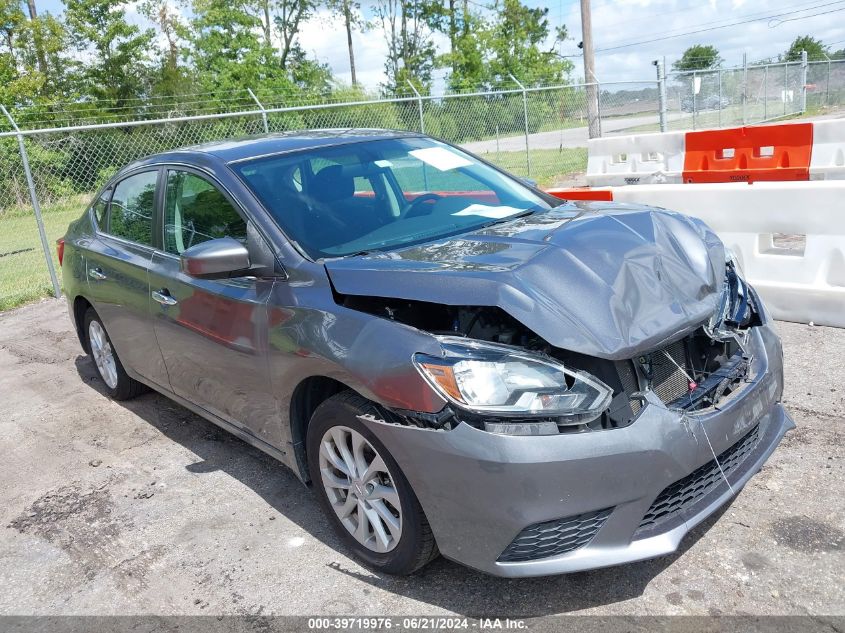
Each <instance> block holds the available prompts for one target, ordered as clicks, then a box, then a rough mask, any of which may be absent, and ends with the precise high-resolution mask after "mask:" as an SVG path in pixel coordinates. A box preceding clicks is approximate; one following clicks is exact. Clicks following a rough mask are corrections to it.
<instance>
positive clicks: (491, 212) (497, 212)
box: [452, 204, 522, 220]
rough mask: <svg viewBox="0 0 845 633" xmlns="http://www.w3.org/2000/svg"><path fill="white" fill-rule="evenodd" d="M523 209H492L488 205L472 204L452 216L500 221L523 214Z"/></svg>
mask: <svg viewBox="0 0 845 633" xmlns="http://www.w3.org/2000/svg"><path fill="white" fill-rule="evenodd" d="M521 211H522V209H517V208H515V207H508V206H502V207H490V206H487V205H486V204H471V205H469V206H468V207H467V208H466V209H464V210H462V211H458V212H457V213H453V214H452V215H478V216H481V217H482V218H490V219H491V220H499V219H501V218H506V217H508V216H510V215H514V214H516V213H519V212H521Z"/></svg>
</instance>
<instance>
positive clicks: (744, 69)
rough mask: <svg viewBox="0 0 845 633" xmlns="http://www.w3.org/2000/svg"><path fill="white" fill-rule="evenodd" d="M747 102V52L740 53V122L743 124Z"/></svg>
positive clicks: (745, 117) (745, 119) (745, 118)
mask: <svg viewBox="0 0 845 633" xmlns="http://www.w3.org/2000/svg"><path fill="white" fill-rule="evenodd" d="M747 103H748V53H743V54H742V124H743V125H745V123H746V121H747V120H748V119H747V112H746V109H747Z"/></svg>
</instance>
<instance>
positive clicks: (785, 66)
mask: <svg viewBox="0 0 845 633" xmlns="http://www.w3.org/2000/svg"><path fill="white" fill-rule="evenodd" d="M787 86H789V62H784V63H783V90H782V91H781V95H782V97H781V99H783V116H786V95H787Z"/></svg>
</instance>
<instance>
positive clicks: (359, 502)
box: [320, 426, 402, 553]
mask: <svg viewBox="0 0 845 633" xmlns="http://www.w3.org/2000/svg"><path fill="white" fill-rule="evenodd" d="M320 475H321V477H322V483H323V487H324V488H325V491H326V495H327V496H328V499H329V502H330V503H331V506H332V508H333V509H334V511H335V514H337V517H338V519H340V522H341V523H342V524H343V526H344V527H345V528H346V529H347V530H348V531H349V533H350V534H351V535H352V536H353V537H354V538H355V540H357V541H358V542H359V543H360V544H361V545H363V546H364V547H366V548H367V549H369V550H371V551H373V552H377V553H385V552H389V551H391V550H392V549H393V548H395V547H396V545H397V544H398V543H399V538H400V537H401V535H402V507H401V504H400V502H399V493H398V492H397V490H396V486H395V484H394V479H393V477H392V476H391V474H390V471H389V470H388V469H387V465H386V464H385V462H384V460H383V459H382V457H381V456H380V455H379V454H378V451H376V449H375V447H373V445H372V444H370V442H369V441H367V439H366V438H365V437H364V436H363V435H361V434H360V433H359V432H358V431H355V430H353V429H350V428H348V427H345V426H334V427H332V428H330V429H329V430H328V431H326V432H325V434H323V438H322V440H321V441H320Z"/></svg>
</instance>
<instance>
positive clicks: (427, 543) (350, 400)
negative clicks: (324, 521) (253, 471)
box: [305, 391, 439, 575]
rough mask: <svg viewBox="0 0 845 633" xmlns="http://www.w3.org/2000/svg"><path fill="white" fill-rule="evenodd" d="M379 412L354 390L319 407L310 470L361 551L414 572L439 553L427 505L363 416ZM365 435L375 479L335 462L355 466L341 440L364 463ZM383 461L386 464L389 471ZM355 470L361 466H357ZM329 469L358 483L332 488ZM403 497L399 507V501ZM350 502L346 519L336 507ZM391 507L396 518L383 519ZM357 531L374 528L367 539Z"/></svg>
mask: <svg viewBox="0 0 845 633" xmlns="http://www.w3.org/2000/svg"><path fill="white" fill-rule="evenodd" d="M373 412H374V408H373V405H372V404H371V403H370V402H369V401H368V400H366V399H365V398H362V397H361V396H359V395H358V394H357V393H355V392H353V391H344V392H341V393H338V394H335V395H334V396H332V397H331V398H329V399H328V400H326V401H325V402H323V403H322V404H321V405H320V406H319V407H317V409H316V411H314V415H313V416H312V417H311V421H310V423H309V425H308V431H307V434H306V440H305V441H306V451H307V455H308V471H309V474H310V476H311V484H312V486H313V488H314V492H315V493H316V495H317V498H318V499H319V502H320V505H321V506H322V508H323V511H324V512H325V514H326V516H327V517H328V520H329V522H330V523H331V524H332V527H333V528H334V529H335V532H337V534H338V536H339V537H340V538H341V540H343V541H344V543H345V544H346V545H347V547H348V548H349V549H350V550H351V551H352V552H353V553H354V554H355V556H356V557H357V558H359V559H360V560H362V561H363V562H364V563H365V564H367V565H369V566H370V567H372V568H374V569H375V570H377V571H380V572H384V573H387V574H395V575H408V574H411V573H413V572H415V571H417V570H418V569H420V568H421V567H423V566H425V565H427V564H428V563H429V562H431V561H432V560H433V559H435V558H436V557H437V556H438V555H439V552H438V551H437V544H436V543H435V541H434V535H433V534H432V532H431V527H430V526H429V524H428V520H427V519H426V517H425V513H424V512H423V509H422V506H420V502H419V501H418V500H417V497H416V495H415V494H414V491H413V490H412V489H411V485H410V484H409V483H408V480H407V479H406V478H405V475H404V474H402V471H401V470H400V469H399V466H398V464H397V463H396V461H395V460H394V459H393V456H392V455H391V454H390V453H389V452H388V450H387V449H386V448H385V446H384V444H382V443H381V442H380V441H379V439H378V438H377V437H376V436H375V435H374V434H373V433H372V432H371V431H370V430H369V429H368V428H367V427H366V426H365V425H364V424H363V423H362V422H361V421H360V420H359V419H358V416H359V415H365V414H367V413H373ZM356 434H357V435H356ZM359 438H363V440H365V445H364V448H363V449H361V454H362V455H363V456H364V460H363V463H364V464H366V463H368V460H371V461H369V464H370V467H369V468H367V469H366V470H367V471H374V472H375V476H374V477H373V478H372V479H366V478H365V479H362V478H361V477H348V476H345V473H344V471H342V470H340V469H339V468H337V467H336V466H335V464H338V463H339V464H340V465H341V466H345V467H346V468H347V469H349V467H350V466H349V461H347V460H345V459H344V458H343V456H342V453H343V451H342V450H340V449H339V446H340V440H341V439H342V440H343V441H344V443H345V445H346V447H347V449H348V450H347V453H346V455H348V456H349V457H350V459H351V460H352V461H353V463H354V464H356V465H359V464H360V463H361V462H360V460H358V459H357V457H354V456H353V453H355V454H356V455H357V454H358V453H356V452H355V450H354V448H353V446H355V445H354V444H353V442H355V441H358V442H359V444H358V446H359V447H360V446H362V444H361V443H360V439H359ZM324 445H325V446H324ZM366 445H368V447H367V446H366ZM323 449H326V450H328V449H333V450H334V453H333V457H334V458H336V459H334V461H330V460H329V457H328V456H329V454H330V453H329V452H325V451H324V452H323V453H322V454H321V450H323ZM337 458H339V459H337ZM377 458H381V460H382V462H381V463H380V462H377V461H376V460H377ZM321 459H322V461H321ZM379 464H381V465H383V466H384V469H383V470H382V469H381V467H380V465H379ZM353 469H356V470H360V468H356V467H354V466H353ZM324 470H325V471H328V473H329V474H330V475H332V476H334V477H335V479H334V480H333V481H337V480H338V479H339V480H341V481H344V482H353V481H354V483H352V484H351V485H349V486H348V489H347V490H344V489H341V488H329V487H328V486H327V484H326V482H325V479H324ZM355 474H356V475H358V474H360V473H358V472H356V473H355ZM368 482H369V483H368ZM370 486H372V488H370ZM356 491H357V493H356ZM382 491H384V493H382ZM394 491H395V492H394ZM350 497H353V499H350ZM397 500H398V505H399V507H398V508H396V507H395V506H394V505H393V504H394V503H395V502H396V501H397ZM347 503H349V504H350V506H351V507H353V509H352V511H351V514H349V515H347V516H346V518H345V519H344V520H341V517H340V515H339V512H338V511H337V510H336V509H335V507H336V506H337V507H339V508H340V507H342V506H344V505H345V504H347ZM362 503H363V513H364V516H365V517H366V518H367V520H366V521H365V526H364V527H365V529H364V530H360V527H361V526H360V520H358V519H359V516H360V513H361V511H362ZM386 510H387V511H389V512H390V513H391V516H393V518H394V522H389V521H387V520H380V517H382V516H385V511H386ZM397 511H398V517H397V516H396V515H397ZM371 517H374V518H375V520H376V522H378V521H381V526H382V530H381V532H380V534H382V535H386V536H388V537H389V539H390V541H389V542H388V543H385V541H384V538H383V537H382V538H380V537H379V531H378V530H377V529H376V527H375V525H374V522H373V520H371ZM388 518H389V517H388ZM395 520H398V522H399V529H398V530H397V531H395V532H394V531H392V530H389V525H390V524H393V525H394V526H395ZM344 521H345V522H344ZM356 525H357V527H355V526H356ZM353 531H355V532H356V533H357V534H359V535H361V534H365V533H367V532H368V531H371V532H372V538H370V539H368V540H367V541H366V544H365V543H364V542H362V541H361V540H360V538H358V537H356V536H355V535H354V534H353Z"/></svg>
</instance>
